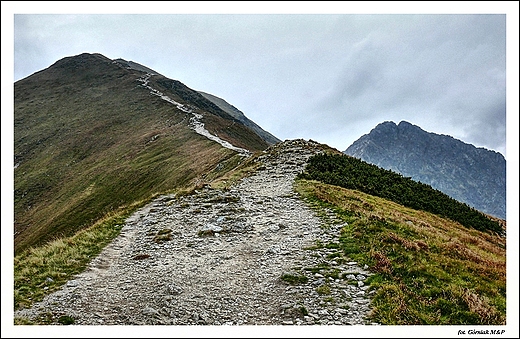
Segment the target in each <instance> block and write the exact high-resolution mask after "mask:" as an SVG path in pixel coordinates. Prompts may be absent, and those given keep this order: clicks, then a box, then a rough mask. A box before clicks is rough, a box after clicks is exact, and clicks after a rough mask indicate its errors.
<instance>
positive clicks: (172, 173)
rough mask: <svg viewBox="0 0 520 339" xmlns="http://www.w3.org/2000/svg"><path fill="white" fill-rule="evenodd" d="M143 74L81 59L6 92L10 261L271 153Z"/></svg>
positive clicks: (185, 93)
mask: <svg viewBox="0 0 520 339" xmlns="http://www.w3.org/2000/svg"><path fill="white" fill-rule="evenodd" d="M149 71H150V69H149V68H146V67H145V66H142V65H139V64H137V63H133V62H132V63H129V62H126V61H124V60H123V59H117V60H111V59H109V58H107V57H105V56H103V55H101V54H98V53H92V54H90V53H82V54H79V55H76V56H71V57H65V58H63V59H60V60H58V61H56V62H55V63H53V64H52V65H51V66H49V67H48V68H46V69H43V70H41V71H38V72H36V73H34V74H32V75H30V76H28V77H26V78H24V79H21V80H19V81H16V82H15V83H14V167H15V169H14V179H15V180H14V181H15V187H14V188H15V192H14V203H15V232H14V233H15V251H16V252H18V251H20V250H22V249H24V248H27V247H30V246H32V245H35V244H41V243H42V242H44V241H48V240H51V239H54V238H55V237H57V236H65V235H70V234H72V233H74V232H76V231H78V230H80V229H82V228H85V227H87V226H88V225H91V224H92V223H93V222H94V221H95V220H96V219H97V218H101V217H102V216H103V215H104V214H106V213H110V211H113V210H117V209H118V208H120V207H122V206H124V205H127V204H131V203H132V202H134V201H136V200H140V199H143V198H145V197H148V196H150V195H151V194H153V193H154V192H156V191H157V192H160V191H166V190H172V189H178V188H180V187H185V186H189V185H194V184H196V183H197V182H200V181H204V180H205V178H206V177H208V175H209V176H211V175H218V173H220V172H219V170H215V168H216V167H217V165H218V164H221V165H220V167H219V168H222V169H224V168H228V166H231V164H232V163H235V164H236V163H237V161H238V162H239V161H242V160H233V157H234V156H235V155H236V156H240V155H241V154H240V152H238V153H237V152H236V151H237V150H240V149H243V150H247V152H256V151H261V150H263V149H265V148H266V147H268V146H269V143H267V142H266V141H265V140H263V139H262V138H261V137H260V136H259V135H257V134H256V133H255V132H253V131H252V130H251V129H250V128H249V127H247V126H245V125H243V124H242V123H240V121H238V120H237V119H235V118H234V117H232V116H231V115H229V114H228V113H226V112H224V111H223V110H222V109H220V108H219V107H218V106H217V105H215V104H214V103H212V102H211V101H209V100H207V99H206V98H204V97H203V96H202V95H201V94H200V93H198V92H197V91H195V90H192V89H190V88H189V87H187V86H186V85H184V84H182V83H181V82H179V81H176V80H172V79H168V78H166V77H164V76H162V75H159V74H156V75H150V77H149V78H147V74H148V72H149ZM215 141H216V142H215ZM225 163H229V165H225Z"/></svg>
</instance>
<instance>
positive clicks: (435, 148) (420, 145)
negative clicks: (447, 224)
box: [344, 121, 506, 219]
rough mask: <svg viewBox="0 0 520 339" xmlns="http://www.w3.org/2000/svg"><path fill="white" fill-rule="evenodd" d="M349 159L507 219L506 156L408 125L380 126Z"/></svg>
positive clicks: (356, 145) (353, 148) (360, 141)
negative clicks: (393, 174) (360, 161)
mask: <svg viewBox="0 0 520 339" xmlns="http://www.w3.org/2000/svg"><path fill="white" fill-rule="evenodd" d="M344 153H346V154H348V155H351V156H354V157H356V158H359V159H361V160H363V161H366V162H368V163H371V164H374V165H376V166H379V167H382V168H384V169H387V170H391V171H394V172H397V173H401V174H402V175H403V176H405V177H411V178H412V179H413V180H416V181H420V182H422V183H425V184H428V185H430V186H432V187H433V188H435V189H438V190H439V191H441V192H443V193H445V194H447V195H449V196H450V197H452V198H454V199H456V200H458V201H461V202H464V203H466V204H468V205H469V206H471V207H474V208H476V209H477V210H480V211H482V212H484V213H487V214H490V215H492V216H495V217H498V218H501V219H506V161H505V159H504V157H503V156H502V154H500V153H497V152H494V151H490V150H487V149H484V148H477V147H475V146H473V145H471V144H466V143H464V142H462V141H460V140H457V139H454V138H453V137H451V136H448V135H440V134H434V133H429V132H426V131H424V130H422V129H421V128H419V127H418V126H414V125H412V124H410V123H408V122H406V121H401V122H400V123H399V125H396V124H395V123H394V122H391V121H387V122H383V123H381V124H379V125H378V126H376V128H374V129H373V130H372V131H371V132H370V133H369V134H366V135H363V136H362V137H361V138H359V139H358V140H357V141H355V142H354V143H353V144H352V145H351V146H350V147H348V148H347V149H346V150H345V151H344Z"/></svg>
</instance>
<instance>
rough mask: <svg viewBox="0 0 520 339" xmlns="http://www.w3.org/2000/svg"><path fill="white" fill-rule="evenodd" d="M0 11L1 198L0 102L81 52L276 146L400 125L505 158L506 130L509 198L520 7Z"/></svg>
mask: <svg viewBox="0 0 520 339" xmlns="http://www.w3.org/2000/svg"><path fill="white" fill-rule="evenodd" d="M1 5H2V11H1V12H2V188H3V190H2V202H4V201H5V200H4V194H3V192H4V188H5V187H11V188H12V157H11V158H9V157H8V156H7V155H6V154H7V153H8V152H7V151H5V149H6V148H7V149H8V151H9V152H12V147H8V146H12V139H13V138H12V131H9V130H8V132H11V134H9V133H5V129H6V128H9V126H12V115H9V114H8V113H6V112H9V111H11V112H12V108H10V107H9V106H8V109H5V110H4V107H5V105H6V103H9V101H11V100H9V99H11V98H12V88H13V86H12V85H13V80H14V81H17V80H20V79H22V78H24V77H27V76H29V75H31V74H33V73H34V72H37V71H39V70H42V69H44V68H47V67H49V66H50V65H52V64H53V63H54V62H56V61H57V60H59V59H62V58H64V57H68V56H73V55H77V54H80V53H83V52H89V53H101V54H103V55H105V56H106V57H108V58H111V59H115V58H123V59H126V60H131V61H134V62H137V63H140V64H142V65H145V66H147V67H149V68H152V69H154V70H155V71H157V72H159V73H161V74H162V75H164V76H166V77H168V78H171V79H176V80H179V81H181V82H183V83H184V84H185V85H187V86H188V87H190V88H192V89H195V90H200V91H204V92H208V93H211V94H214V95H216V96H218V97H221V98H223V99H224V100H226V101H227V102H229V103H230V104H232V105H234V106H235V107H237V108H238V109H240V110H241V111H242V112H244V114H245V115H246V116H247V117H248V118H250V119H251V120H253V121H254V122H256V123H257V124H259V125H260V126H261V127H262V128H264V129H265V130H267V131H269V132H271V133H272V134H274V135H275V136H277V137H278V138H280V139H282V140H285V139H295V138H304V139H313V140H316V141H319V142H322V143H326V144H328V145H330V146H333V147H335V148H337V149H339V150H341V151H343V150H345V149H346V148H347V147H348V146H350V144H352V143H353V142H354V141H355V140H357V139H358V138H359V137H361V136H362V135H363V134H367V133H369V132H370V130H371V129H373V128H374V127H375V126H376V125H377V124H379V123H381V122H384V121H394V122H396V123H399V122H400V121H402V120H406V121H408V122H410V123H412V124H415V125H418V126H419V127H421V128H422V129H424V130H426V131H428V132H433V133H438V134H447V135H451V136H453V137H455V138H457V139H459V140H462V141H464V142H467V143H471V144H473V145H475V146H477V147H485V148H487V149H492V150H495V151H498V152H501V153H502V154H503V155H504V156H506V135H507V145H508V147H507V150H508V152H509V153H508V155H507V159H508V166H509V165H510V159H511V158H513V160H514V161H513V166H514V167H513V168H512V169H513V171H509V172H508V188H509V187H510V184H511V183H513V186H512V187H513V189H514V190H508V203H509V202H513V204H515V206H518V205H517V204H516V203H515V201H517V200H518V193H517V192H518V191H517V189H518V187H517V186H516V183H517V177H518V167H517V166H518V160H517V159H518V158H517V152H518V90H519V89H518V2H462V3H459V2H446V3H436V2H406V3H400V2H384V3H370V2H361V3H357V2H323V1H320V2H290V3H289V4H288V3H285V2H274V4H272V3H271V4H266V3H261V2H260V3H259V2H232V3H231V4H230V3H225V4H224V3H220V2H174V1H172V2H153V1H147V2H138V1H133V2H118V3H113V2H86V3H85V2H73V1H69V2H59V3H58V2H56V3H51V2H24V1H2V3H1ZM84 13H89V14H84ZM121 13H126V14H129V15H122V14H121ZM145 13H150V14H145ZM238 13H239V14H238ZM317 13H322V14H317ZM340 13H341V14H340ZM350 13H357V14H356V15H354V14H350ZM434 13H435V14H434ZM462 13H465V14H462ZM504 13H507V16H506V15H504ZM506 19H507V20H506ZM506 21H507V25H506ZM506 36H507V41H506ZM506 44H507V54H506ZM11 57H13V59H11ZM13 65H14V67H13ZM506 66H507V67H506ZM506 75H507V77H506ZM506 80H507V93H506ZM6 93H7V94H6ZM8 96H9V97H8ZM506 97H507V109H508V110H507V113H506ZM4 98H6V99H8V100H4ZM506 117H507V125H506ZM9 119H11V120H9ZM6 126H7V127H6ZM506 130H507V133H506ZM6 135H8V136H9V137H6ZM10 154H11V155H12V153H10ZM4 156H5V157H4ZM4 165H5V166H4ZM4 167H5V168H7V169H8V170H9V172H7V171H6V172H5V173H4ZM510 168H511V167H508V170H509V169H510ZM4 174H5V175H4ZM511 174H512V175H511ZM6 178H7V179H9V180H7V179H6ZM4 179H6V180H5V182H4ZM6 192H7V193H8V194H9V196H7V195H6V197H7V198H10V199H11V198H12V189H11V190H8V189H6ZM5 205H6V204H2V215H3V216H5V215H12V206H7V207H6V206H5ZM4 208H8V212H11V213H4ZM509 211H512V212H513V213H512V214H509V213H508V222H513V227H512V229H511V230H508V238H509V237H511V236H512V235H513V239H516V238H514V237H515V236H516V237H517V232H518V215H517V213H518V212H517V210H516V209H511V208H510V207H509V206H508V212H509ZM11 221H12V220H10V221H9V222H11ZM3 224H4V221H2V225H3ZM3 229H4V230H5V229H8V228H5V227H3ZM9 235H10V234H8V236H9ZM513 242H515V241H513ZM4 245H5V244H4ZM3 248H5V246H4V247H3ZM510 248H511V247H508V250H510ZM516 251H517V249H516ZM516 254H518V252H516ZM513 257H514V258H517V257H518V256H517V255H513ZM514 267H517V266H514ZM508 272H509V271H508ZM3 285H4V284H3ZM9 293H11V291H9ZM10 295H11V296H12V294H10ZM508 312H509V311H508ZM450 334H451V335H453V333H450ZM245 335H246V336H247V335H248V334H247V333H245Z"/></svg>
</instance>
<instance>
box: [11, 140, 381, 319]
mask: <svg viewBox="0 0 520 339" xmlns="http://www.w3.org/2000/svg"><path fill="white" fill-rule="evenodd" d="M315 146H316V145H315V144H313V142H312V141H303V140H293V141H285V142H283V143H281V144H278V145H275V146H274V147H272V149H271V150H270V151H269V152H266V153H265V154H263V155H262V156H261V157H260V158H258V161H260V162H262V165H261V167H260V168H259V170H258V171H257V172H255V174H253V175H252V176H250V177H246V178H244V179H242V181H240V182H239V183H238V184H237V185H235V186H233V187H232V188H230V189H228V190H216V189H211V188H209V187H207V188H204V189H201V190H199V191H196V192H195V193H194V194H190V195H185V196H181V197H175V196H162V197H160V198H158V199H156V200H155V201H153V202H152V203H150V204H148V205H147V206H145V207H144V208H142V209H141V210H139V211H137V212H136V213H135V214H134V215H132V216H131V217H129V218H128V219H127V221H126V225H125V226H124V227H123V229H122V232H121V235H120V236H119V237H117V238H116V239H115V240H114V241H113V242H112V243H111V244H110V245H109V246H107V247H106V248H105V249H104V251H103V252H102V253H101V254H100V255H99V256H98V257H97V258H95V259H94V260H93V261H92V263H91V264H90V266H89V268H88V269H87V270H86V271H85V272H83V273H82V274H79V275H77V276H76V277H74V279H73V280H70V281H69V282H68V283H67V284H66V285H65V286H64V287H63V288H62V289H61V290H59V291H57V292H55V293H53V294H51V295H49V296H47V297H46V298H45V299H44V300H43V301H42V302H40V303H36V304H35V305H34V306H33V307H32V308H31V309H24V310H19V311H16V312H15V317H26V318H29V319H35V318H36V317H39V316H43V315H44V314H46V313H49V312H50V313H52V314H54V315H55V318H57V317H56V315H57V316H59V315H65V316H69V317H71V318H73V319H74V324H77V325H159V324H162V325H320V324H321V325H325V324H329V325H331V324H334V325H359V324H369V323H368V322H367V320H366V316H367V314H368V312H369V311H370V309H369V302H370V295H371V293H372V292H370V291H369V290H368V287H367V286H366V285H365V283H364V282H365V280H366V278H367V277H368V276H369V275H370V273H369V272H368V271H367V267H359V266H358V265H357V263H355V262H350V261H348V259H347V260H345V259H344V258H341V255H339V253H338V252H337V250H336V249H334V248H331V249H327V248H325V247H322V248H316V246H314V245H316V244H317V241H321V243H323V244H327V243H330V242H334V241H337V238H338V236H339V232H340V229H341V227H342V226H344V225H343V224H341V223H339V221H338V220H335V219H334V216H333V215H332V213H330V216H329V218H323V217H318V216H317V215H316V214H315V213H314V212H313V211H312V210H311V209H310V208H309V207H308V206H307V205H306V204H305V203H304V202H302V201H301V200H300V199H299V198H298V195H297V194H296V193H295V192H294V191H293V188H292V184H293V181H294V177H295V176H296V174H297V173H299V172H300V171H302V169H303V167H304V165H305V162H306V160H307V159H308V158H309V157H310V156H311V155H313V154H315V153H316V152H318V148H317V147H315ZM327 220H328V221H327ZM313 246H314V247H313Z"/></svg>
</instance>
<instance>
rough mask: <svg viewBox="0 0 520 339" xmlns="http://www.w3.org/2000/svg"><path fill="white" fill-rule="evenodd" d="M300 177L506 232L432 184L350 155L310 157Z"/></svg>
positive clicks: (468, 223)
mask: <svg viewBox="0 0 520 339" xmlns="http://www.w3.org/2000/svg"><path fill="white" fill-rule="evenodd" d="M299 178H300V179H308V180H318V181H321V182H323V183H327V184H331V185H336V186H341V187H344V188H348V189H354V190H358V191H361V192H364V193H367V194H371V195H374V196H378V197H381V198H384V199H388V200H391V201H394V202H396V203H398V204H401V205H403V206H406V207H410V208H413V209H416V210H423V211H426V212H430V213H434V214H437V215H439V216H441V217H445V218H449V219H451V220H453V221H457V222H459V223H460V224H462V225H464V226H465V227H470V228H474V229H477V230H479V231H487V232H496V233H499V234H501V233H503V229H502V227H501V226H500V224H499V223H498V222H496V221H493V220H491V219H490V218H488V217H487V216H486V215H484V214H483V213H481V212H479V211H477V210H476V209H474V208H472V207H470V206H469V205H467V204H465V203H462V202H459V201H457V200H455V199H453V198H451V197H449V196H448V195H446V194H444V193H442V192H441V191H439V190H436V189H434V188H432V187H431V186H430V185H426V184H423V183H420V182H417V181H414V180H412V179H411V178H409V177H404V176H402V175H401V174H399V173H396V172H393V171H389V170H385V169H383V168H380V167H378V166H375V165H372V164H369V163H366V162H364V161H362V160H359V159H357V158H354V157H350V156H347V155H341V154H318V155H315V156H314V157H312V158H311V159H309V163H308V165H307V167H306V169H305V171H304V172H303V173H301V174H300V175H299Z"/></svg>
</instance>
